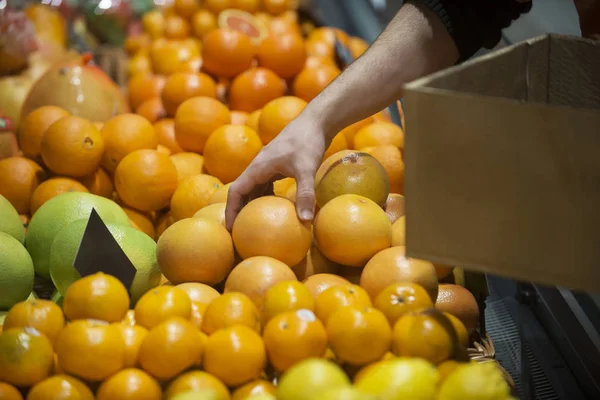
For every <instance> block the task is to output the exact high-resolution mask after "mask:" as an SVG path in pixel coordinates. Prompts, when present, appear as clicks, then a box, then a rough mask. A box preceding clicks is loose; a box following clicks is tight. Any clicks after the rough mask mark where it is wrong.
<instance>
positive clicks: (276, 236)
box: [232, 196, 311, 266]
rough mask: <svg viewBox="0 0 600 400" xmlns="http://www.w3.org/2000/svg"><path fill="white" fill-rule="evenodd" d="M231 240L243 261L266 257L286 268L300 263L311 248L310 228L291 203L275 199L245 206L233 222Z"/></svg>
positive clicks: (263, 198) (269, 197) (265, 199)
mask: <svg viewBox="0 0 600 400" xmlns="http://www.w3.org/2000/svg"><path fill="white" fill-rule="evenodd" d="M257 232H261V234H260V235H257V234H256V233H257ZM232 237H233V243H234V244H235V248H236V250H237V251H238V253H239V255H240V256H241V257H242V258H244V259H245V258H249V257H253V256H269V257H273V258H275V259H277V260H279V261H281V262H283V263H285V264H287V265H288V266H291V265H296V264H298V263H299V262H300V261H302V259H303V258H304V256H306V253H307V252H308V249H309V248H310V244H311V231H310V226H309V224H308V223H305V222H302V221H300V219H298V215H297V214H296V208H295V206H294V203H293V202H291V201H289V200H288V199H284V198H281V197H277V196H265V197H260V198H258V199H255V200H253V201H251V202H250V203H248V204H247V205H246V206H245V207H244V208H243V209H242V210H241V211H240V213H239V214H238V216H237V218H236V220H235V223H234V225H233V230H232Z"/></svg>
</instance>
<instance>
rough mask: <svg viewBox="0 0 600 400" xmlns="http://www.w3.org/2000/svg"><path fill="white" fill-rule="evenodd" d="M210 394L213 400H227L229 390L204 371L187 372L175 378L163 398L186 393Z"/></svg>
mask: <svg viewBox="0 0 600 400" xmlns="http://www.w3.org/2000/svg"><path fill="white" fill-rule="evenodd" d="M203 390H206V391H210V392H212V393H211V394H212V396H213V397H212V398H211V400H212V399H214V400H229V389H227V386H225V385H224V384H223V382H221V381H220V380H218V379H217V378H215V377H214V376H212V375H211V374H209V373H206V372H204V371H189V372H186V373H184V374H182V375H180V376H178V377H177V378H175V379H174V380H173V381H172V382H171V383H170V384H169V386H167V390H166V392H165V398H166V399H171V398H173V397H175V395H177V394H180V393H188V392H201V391H203Z"/></svg>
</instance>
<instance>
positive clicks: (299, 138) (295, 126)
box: [225, 111, 327, 231]
mask: <svg viewBox="0 0 600 400" xmlns="http://www.w3.org/2000/svg"><path fill="white" fill-rule="evenodd" d="M326 145H327V140H326V138H325V133H324V130H323V129H322V127H321V126H320V124H319V123H318V121H317V118H315V117H314V116H313V115H311V114H310V112H308V111H305V112H303V113H302V114H300V115H299V116H298V117H297V118H296V119H295V120H293V121H292V122H291V123H290V124H289V125H288V126H287V127H286V128H285V129H284V130H283V131H281V133H280V134H279V135H277V137H276V138H275V139H273V141H271V142H270V143H269V144H268V145H266V146H265V147H264V148H263V149H262V150H261V152H260V153H259V154H258V155H257V156H256V158H255V159H254V160H253V161H252V163H251V164H250V165H249V166H248V168H247V169H246V170H245V171H244V172H243V173H242V175H240V177H239V178H238V179H236V180H235V181H234V182H233V183H232V184H231V186H230V188H229V193H228V195H227V208H226V210H225V217H226V221H227V229H229V230H230V231H231V229H232V228H233V222H234V220H235V218H236V216H237V214H238V213H239V212H240V210H241V209H242V207H244V206H245V205H246V204H247V203H248V202H250V201H252V200H254V199H256V198H258V197H260V196H264V195H269V194H272V192H273V182H274V181H275V180H278V179H282V178H284V177H290V178H295V179H296V212H297V213H298V216H299V218H300V219H301V220H303V221H310V220H312V219H313V214H314V208H315V188H314V182H315V173H316V172H317V168H319V165H320V164H321V160H322V158H323V154H324V153H325V150H326Z"/></svg>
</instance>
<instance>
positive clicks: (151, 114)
mask: <svg viewBox="0 0 600 400" xmlns="http://www.w3.org/2000/svg"><path fill="white" fill-rule="evenodd" d="M135 113H136V114H137V115H139V116H142V117H144V118H146V119H147V120H148V121H149V122H150V123H155V122H156V121H158V120H160V119H163V118H164V117H166V116H167V111H166V110H165V107H164V106H163V102H162V100H161V99H160V97H152V98H150V99H148V100H146V101H144V102H143V103H142V104H140V106H139V107H138V108H136V110H135Z"/></svg>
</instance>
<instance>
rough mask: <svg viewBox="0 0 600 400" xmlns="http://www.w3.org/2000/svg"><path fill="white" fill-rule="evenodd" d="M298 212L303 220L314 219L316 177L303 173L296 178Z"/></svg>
mask: <svg viewBox="0 0 600 400" xmlns="http://www.w3.org/2000/svg"><path fill="white" fill-rule="evenodd" d="M296 212H297V213H298V217H299V218H300V219H301V220H302V221H312V219H313V217H314V213H315V177H314V174H311V173H303V174H301V175H300V176H298V177H297V179H296Z"/></svg>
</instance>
